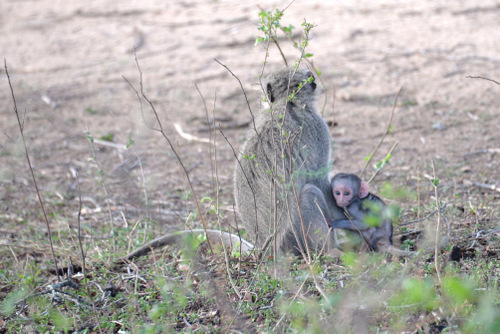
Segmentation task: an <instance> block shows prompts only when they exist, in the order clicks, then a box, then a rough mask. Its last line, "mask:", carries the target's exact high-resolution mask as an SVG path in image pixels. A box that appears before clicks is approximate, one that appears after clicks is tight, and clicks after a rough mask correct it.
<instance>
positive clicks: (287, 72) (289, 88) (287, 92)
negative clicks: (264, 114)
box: [264, 68, 316, 103]
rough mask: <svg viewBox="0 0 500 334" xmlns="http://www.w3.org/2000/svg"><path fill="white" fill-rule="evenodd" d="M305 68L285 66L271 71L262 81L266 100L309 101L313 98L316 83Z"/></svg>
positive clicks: (272, 101) (271, 101) (273, 101)
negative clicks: (279, 69)
mask: <svg viewBox="0 0 500 334" xmlns="http://www.w3.org/2000/svg"><path fill="white" fill-rule="evenodd" d="M314 80H315V79H314V75H313V74H312V73H311V71H309V70H307V69H295V68H285V69H283V70H281V71H277V72H273V73H271V74H270V75H269V76H268V77H267V78H266V80H265V82H264V85H265V86H264V88H265V89H266V94H267V97H268V102H270V103H275V102H279V101H283V102H284V101H288V100H289V101H295V100H299V102H301V103H309V102H310V101H311V100H313V99H314V95H315V94H314V91H315V90H316V83H315V82H314Z"/></svg>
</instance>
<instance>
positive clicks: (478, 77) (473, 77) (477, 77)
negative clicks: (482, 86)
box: [466, 75, 500, 85]
mask: <svg viewBox="0 0 500 334" xmlns="http://www.w3.org/2000/svg"><path fill="white" fill-rule="evenodd" d="M466 78H469V79H483V80H488V81H491V82H494V83H496V84H497V85H500V82H498V81H496V80H493V79H489V78H485V77H480V76H472V75H468V76H466Z"/></svg>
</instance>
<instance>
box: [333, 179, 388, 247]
mask: <svg viewBox="0 0 500 334" xmlns="http://www.w3.org/2000/svg"><path fill="white" fill-rule="evenodd" d="M340 182H342V184H344V185H345V186H348V187H350V188H351V191H352V194H353V196H354V197H353V198H352V200H351V202H350V203H349V205H348V206H347V207H346V208H345V210H346V211H347V213H348V215H349V218H348V219H345V218H344V219H339V220H334V221H331V222H329V225H330V227H332V228H341V229H346V230H350V231H355V232H358V233H360V234H361V236H362V237H363V239H364V240H365V242H366V243H367V244H368V246H369V247H370V249H373V250H376V251H385V250H387V249H388V248H389V247H390V246H392V234H393V227H392V221H391V220H389V219H383V217H382V216H383V215H382V214H380V219H381V221H380V223H379V225H378V226H377V227H370V226H367V225H366V224H365V223H364V220H365V216H366V215H367V214H368V213H371V214H374V212H373V211H372V210H370V206H371V205H373V204H374V205H378V206H380V210H381V211H382V210H383V208H384V207H385V206H386V205H385V203H384V201H382V200H381V199H380V198H379V197H378V196H376V195H374V194H372V193H368V196H366V197H364V198H359V196H358V191H359V187H360V184H361V179H360V178H359V177H358V176H357V175H355V174H346V173H340V174H337V175H335V176H334V177H333V178H332V189H333V188H335V185H336V184H338V183H340ZM370 202H371V205H370Z"/></svg>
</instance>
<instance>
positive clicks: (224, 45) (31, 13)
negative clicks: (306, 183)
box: [0, 0, 500, 234]
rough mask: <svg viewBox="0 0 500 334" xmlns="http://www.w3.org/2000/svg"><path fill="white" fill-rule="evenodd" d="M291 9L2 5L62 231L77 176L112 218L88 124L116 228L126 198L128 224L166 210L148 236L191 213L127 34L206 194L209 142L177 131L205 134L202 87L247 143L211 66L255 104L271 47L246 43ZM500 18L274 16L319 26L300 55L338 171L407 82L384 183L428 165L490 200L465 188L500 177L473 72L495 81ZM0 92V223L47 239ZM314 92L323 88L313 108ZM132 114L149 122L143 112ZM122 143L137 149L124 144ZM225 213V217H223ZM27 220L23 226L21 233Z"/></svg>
mask: <svg viewBox="0 0 500 334" xmlns="http://www.w3.org/2000/svg"><path fill="white" fill-rule="evenodd" d="M286 6H287V2H281V1H259V2H255V1H245V2H236V1H228V0H221V1H201V0H193V1H190V0H185V1H175V2H174V1H167V2H165V1H123V2H119V3H117V2H115V1H110V0H103V1H76V0H68V1H47V0H41V1H19V0H2V1H1V2H0V36H1V37H0V52H1V56H2V60H3V58H5V59H6V61H7V66H8V69H9V73H10V76H11V80H12V84H13V88H14V91H15V94H16V100H17V106H18V108H19V111H20V112H21V113H23V114H24V113H25V120H24V124H25V126H24V131H25V137H26V142H27V145H28V149H29V152H30V156H31V159H32V164H33V168H34V171H35V174H36V176H37V179H38V182H39V186H40V188H41V190H42V194H43V196H44V198H45V200H46V201H47V203H48V207H49V208H48V209H49V212H51V213H53V214H52V215H53V217H52V223H53V224H54V229H55V230H56V231H57V230H58V229H65V228H67V224H68V223H69V224H72V222H73V220H74V217H75V216H76V212H77V210H78V201H77V200H76V197H75V194H76V187H75V185H76V183H75V180H74V178H73V177H72V174H71V170H72V169H75V170H78V171H79V176H80V182H81V192H82V196H83V198H84V207H85V208H86V209H87V210H88V211H92V210H93V211H92V212H93V213H94V214H96V212H97V213H98V212H99V211H98V210H100V209H101V208H102V210H104V211H105V209H104V207H105V198H106V196H105V194H104V191H103V188H102V187H101V186H100V184H99V173H98V167H97V166H96V163H95V162H94V161H92V160H91V158H92V148H91V145H90V144H89V140H88V139H87V138H86V136H87V135H86V134H85V132H86V131H89V132H90V133H91V134H92V135H93V137H94V138H96V139H99V138H101V137H103V136H107V135H112V136H113V143H114V144H116V145H115V146H109V145H103V144H102V143H100V142H99V143H95V144H94V148H95V150H96V152H97V161H98V162H99V164H100V168H102V170H103V171H104V172H105V174H104V184H105V185H106V187H107V191H108V198H109V199H110V200H111V203H112V204H113V206H114V210H115V211H114V215H115V220H116V221H115V224H117V225H119V226H122V225H123V224H126V223H134V222H135V221H131V222H128V221H126V220H124V219H123V217H125V216H126V215H124V216H122V215H121V214H120V211H123V210H124V209H123V208H124V207H125V208H126V210H125V211H126V212H128V213H129V214H130V215H129V216H128V217H139V216H142V215H144V214H145V211H146V206H145V205H144V202H145V198H146V196H147V199H148V201H150V203H154V205H153V208H154V210H155V212H156V213H159V212H163V213H166V214H167V215H166V216H165V215H160V216H159V217H157V218H156V220H157V221H161V222H164V224H163V226H162V227H158V226H156V227H154V229H155V230H157V231H158V232H159V231H162V230H164V229H165V228H166V227H167V226H170V227H171V226H179V224H181V223H182V222H183V219H182V218H181V217H179V216H177V213H179V214H181V215H182V214H183V213H186V212H189V211H190V210H192V208H193V203H192V201H190V200H186V199H185V196H184V195H185V193H186V189H188V187H187V184H186V181H185V177H184V176H183V173H182V171H181V169H180V167H179V165H178V163H177V162H176V159H175V157H174V155H173V154H172V151H171V150H170V148H169V147H168V145H167V143H166V141H165V140H164V139H163V138H162V137H161V135H159V134H158V133H157V132H154V131H152V130H150V129H149V128H148V127H147V126H145V122H144V120H143V117H142V116H141V105H140V104H139V102H138V100H137V97H136V95H135V93H134V92H133V90H132V89H131V88H130V86H129V85H128V84H127V82H126V81H125V80H124V78H123V77H125V78H127V79H128V80H129V81H130V82H131V83H132V85H134V86H135V87H137V88H138V87H139V74H138V70H137V67H136V64H135V61H134V55H133V52H132V49H133V46H134V45H136V46H137V57H138V58H139V62H140V65H141V68H142V72H143V82H144V90H145V92H146V94H147V95H148V97H149V98H150V99H151V100H152V101H153V102H154V103H155V105H156V108H157V110H158V112H159V115H160V117H161V119H162V121H163V122H164V126H165V131H166V133H167V135H168V136H169V137H170V139H171V140H172V141H173V143H174V145H175V147H176V148H177V149H178V151H179V152H180V154H181V156H182V159H183V161H184V163H185V165H186V167H187V168H188V170H189V172H190V175H191V178H192V182H193V185H194V187H195V190H196V192H197V194H198V197H199V198H201V197H203V196H205V195H210V196H214V186H213V182H214V181H213V178H212V175H213V172H212V169H213V167H212V166H211V163H210V152H212V154H213V150H212V151H210V149H209V147H210V146H209V145H207V144H204V143H201V142H197V141H190V140H187V139H185V138H182V137H181V136H179V134H178V132H176V131H175V129H174V127H173V124H174V123H178V124H179V126H180V127H181V128H182V130H183V131H184V132H186V133H188V134H191V135H193V136H196V137H198V138H203V139H208V138H209V133H208V132H207V131H204V130H206V129H207V123H206V114H205V108H204V105H203V102H202V99H201V97H200V95H199V94H198V92H197V90H196V88H195V84H196V85H197V86H198V88H199V90H200V92H201V94H202V95H203V97H204V98H205V100H206V104H207V108H208V110H209V111H210V114H211V110H212V109H213V106H215V116H216V119H217V122H219V123H220V124H221V126H223V127H226V129H225V130H224V134H225V135H226V136H227V138H228V140H229V141H230V142H231V144H232V145H233V146H234V148H235V150H237V149H238V148H239V146H240V145H241V143H242V141H243V140H244V136H245V132H246V130H245V128H241V127H238V126H239V125H241V124H245V123H247V122H249V121H250V118H251V116H250V113H249V111H248V108H247V105H246V102H245V99H244V97H243V95H242V93H241V89H240V87H239V84H238V82H237V80H236V79H235V78H234V77H232V76H231V75H230V74H229V73H228V71H227V70H226V69H224V68H223V67H222V66H221V65H219V64H218V63H217V62H215V61H214V59H217V60H219V61H220V62H221V63H223V64H225V65H226V66H227V67H228V68H229V69H231V70H232V71H233V72H234V74H235V75H237V76H238V78H239V79H240V80H241V81H242V83H243V86H244V88H245V91H246V92H247V94H248V97H249V101H250V104H251V107H252V110H253V111H254V112H257V110H259V108H260V106H259V104H260V101H259V90H258V85H257V83H258V75H259V74H260V72H261V71H262V65H263V62H264V57H265V50H264V48H263V46H262V45H260V46H255V45H254V42H255V38H256V37H257V36H261V35H262V34H261V33H260V31H258V30H257V26H258V13H259V11H260V8H263V9H266V10H271V9H273V8H281V9H283V8H285V7H286ZM499 15H500V1H481V2H480V3H477V2H476V1H377V2H373V1H335V2H329V1H295V2H294V3H293V4H292V5H291V6H290V7H289V8H287V10H286V11H285V16H284V18H283V20H282V22H281V23H282V24H283V25H285V26H288V25H289V24H292V25H293V26H295V30H296V31H297V32H299V31H300V25H301V23H302V22H303V21H304V19H305V20H307V22H310V23H314V24H315V25H316V27H315V28H314V29H313V30H312V33H311V40H310V46H309V49H308V52H309V53H312V54H314V56H313V58H312V59H313V60H314V64H315V66H316V67H317V68H319V69H320V71H321V72H322V80H323V81H324V82H325V84H326V89H325V90H324V93H323V94H326V96H327V103H326V107H325V113H324V117H325V118H326V119H327V120H333V119H335V122H336V124H337V125H336V126H335V127H332V129H331V133H332V136H333V138H334V146H335V156H334V159H335V165H334V168H335V171H354V172H359V171H360V170H361V169H362V167H363V166H364V160H363V158H364V157H366V156H367V155H368V154H369V153H370V152H371V151H372V150H373V148H374V147H375V146H376V144H377V142H378V140H379V138H380V137H381V135H382V134H383V133H384V131H385V128H386V126H387V122H388V119H389V116H390V111H391V106H392V103H393V101H394V96H395V95H396V93H397V92H398V90H399V89H400V87H404V91H403V93H402V95H401V96H400V98H399V103H398V107H397V109H396V113H395V116H394V121H393V126H394V131H393V132H392V134H390V135H389V136H388V137H387V139H386V142H385V143H384V145H383V146H382V148H381V151H380V153H379V155H378V156H377V159H380V158H381V157H382V156H383V155H385V154H386V153H387V152H388V150H389V149H390V147H391V146H392V145H393V144H395V143H396V142H398V143H399V145H398V147H397V149H396V150H395V152H394V154H393V158H392V160H391V165H390V166H387V167H386V168H384V170H383V171H382V172H381V174H379V175H378V176H377V179H376V181H375V182H374V184H375V187H378V185H380V184H381V183H382V182H384V181H386V180H390V181H392V182H393V183H395V184H397V185H406V186H409V187H415V182H416V181H415V180H416V176H417V171H420V175H424V174H431V173H432V171H431V169H430V163H431V159H435V161H436V168H437V173H438V176H441V178H442V188H441V189H442V191H443V193H444V194H446V192H447V191H449V190H450V189H452V190H454V191H455V192H456V193H459V194H462V195H463V197H462V198H461V200H463V202H467V201H468V200H469V199H468V196H469V195H470V194H471V193H472V194H474V195H475V196H474V199H473V201H474V202H475V203H474V204H481V205H483V204H484V203H487V204H492V205H495V204H496V205H497V204H498V200H499V196H498V195H497V196H495V193H494V192H489V191H485V190H484V189H478V188H475V187H471V186H470V184H469V183H468V182H469V181H473V182H481V183H488V184H497V185H498V184H500V168H499V167H500V166H499V165H500V163H499V153H498V151H497V152H496V153H494V151H490V152H485V151H481V150H486V149H497V150H498V149H499V148H500V126H499V125H500V119H499V106H500V86H499V85H496V84H495V83H493V82H490V81H485V80H480V79H469V78H466V77H467V76H469V75H472V76H484V77H488V78H491V79H495V80H497V81H500V43H498V41H499V39H498V32H499V31H500V21H499V20H498V17H499ZM281 44H282V46H283V48H284V51H285V54H286V55H287V59H288V62H289V63H293V61H294V59H295V58H296V57H297V56H298V52H297V51H296V50H294V49H293V48H292V47H291V46H290V45H289V44H288V43H287V41H286V40H285V39H283V40H281ZM267 60H268V64H267V65H266V71H267V70H272V69H277V68H280V67H282V66H284V65H283V60H282V59H281V56H280V55H279V53H278V51H277V49H276V47H274V46H272V47H271V49H270V55H269V58H268V59H267ZM2 65H3V64H2ZM0 87H1V88H0V98H1V100H2V104H1V105H0V128H1V132H2V133H1V134H0V232H5V231H6V230H9V231H13V230H16V229H24V231H33V232H34V233H35V234H38V233H43V232H41V231H43V229H42V226H43V225H42V220H41V217H40V215H39V211H38V204H37V200H36V197H35V196H34V192H33V188H32V185H31V180H30V175H29V170H28V168H27V166H26V162H25V159H24V157H23V151H22V146H21V143H22V142H21V141H20V137H19V130H18V128H17V121H16V118H15V115H14V112H13V102H12V99H11V96H10V91H9V86H8V82H7V78H6V75H5V70H4V68H3V66H2V68H1V69H0ZM334 93H335V96H336V100H335V107H334V108H333V103H332V101H333V99H332V96H333V95H334ZM323 101H324V95H322V96H321V97H320V99H319V102H318V105H319V107H321V106H322V105H323ZM142 107H143V108H144V113H145V114H146V116H145V119H146V121H147V122H148V121H151V117H150V116H151V115H150V114H149V109H148V108H147V105H145V104H143V105H142ZM211 116H212V115H210V117H211ZM129 139H132V140H133V141H134V144H133V145H132V148H131V149H129V150H125V149H124V146H125V145H127V143H128V142H129ZM217 144H218V145H217V162H218V170H217V172H218V176H219V182H220V184H221V202H222V204H223V205H224V206H225V207H226V208H228V209H231V206H232V203H233V199H232V180H231V178H232V170H233V166H234V156H233V153H232V150H231V148H230V147H229V145H228V144H227V142H226V141H225V140H224V138H222V137H221V136H220V135H218V137H217ZM478 151H480V152H478ZM470 152H472V154H468V155H465V156H464V154H467V153H470ZM137 157H139V158H140V161H141V164H138V163H137V161H138V160H137ZM141 167H142V168H141ZM457 189H458V190H457ZM428 190H430V188H428ZM429 193H430V192H429ZM477 196H479V197H477ZM423 200H424V201H425V200H426V198H425V197H424V198H423ZM411 205H412V204H409V206H411ZM120 208H122V209H120ZM134 210H135V211H134ZM160 210H165V211H160ZM166 210H173V211H174V213H173V214H171V213H170V211H166ZM137 212H139V213H140V215H137ZM150 214H151V213H150ZM85 217H86V216H85V215H84V218H85ZM93 217H95V216H93ZM97 217H99V218H98V219H97V223H101V222H105V221H106V220H107V218H106V214H105V213H104V212H103V213H102V214H101V215H97ZM86 219H88V220H90V218H86ZM226 219H228V220H229V221H230V222H232V221H234V217H233V216H232V215H228V217H227V218H226ZM19 222H28V224H27V226H28V227H27V230H26V227H25V226H26V225H25V224H18V223H19ZM197 224H198V221H197V220H194V221H193V222H192V226H196V225H197Z"/></svg>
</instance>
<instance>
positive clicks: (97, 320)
mask: <svg viewBox="0 0 500 334" xmlns="http://www.w3.org/2000/svg"><path fill="white" fill-rule="evenodd" d="M71 171H72V172H73V177H74V178H75V180H76V185H77V189H78V217H77V229H78V230H77V231H78V246H79V247H80V255H81V258H82V272H83V278H84V283H83V284H84V285H85V289H86V290H87V295H89V296H91V295H92V294H91V292H90V288H89V285H88V284H87V282H88V278H87V269H86V268H85V258H86V256H85V252H84V250H83V243H82V230H81V217H82V191H81V188H80V178H79V177H78V171H77V170H76V169H74V168H72V169H71ZM68 279H71V276H70V275H69V273H68ZM91 303H92V311H93V312H92V316H93V318H94V321H95V322H96V323H97V327H98V328H99V332H100V333H102V328H101V322H100V320H99V318H98V317H97V309H96V305H95V302H94V301H93V300H91Z"/></svg>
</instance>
